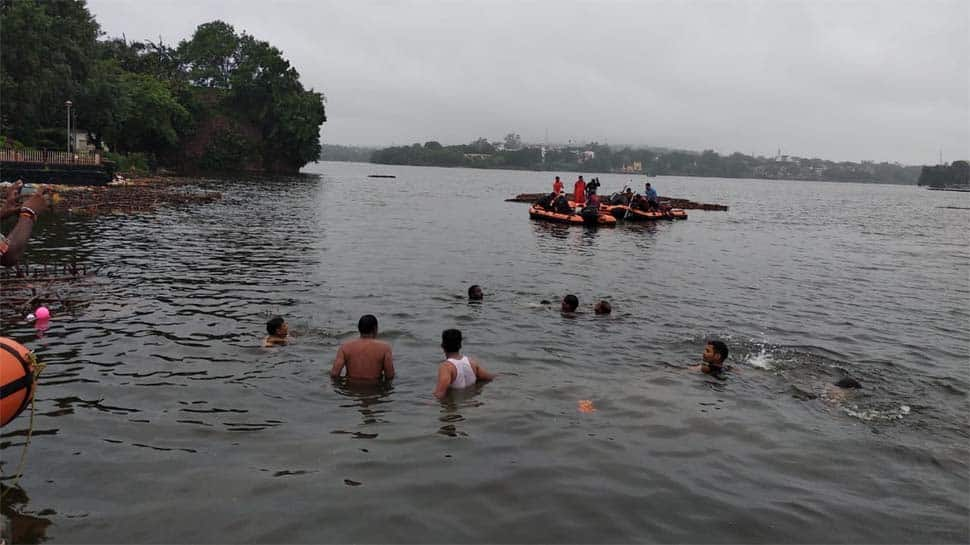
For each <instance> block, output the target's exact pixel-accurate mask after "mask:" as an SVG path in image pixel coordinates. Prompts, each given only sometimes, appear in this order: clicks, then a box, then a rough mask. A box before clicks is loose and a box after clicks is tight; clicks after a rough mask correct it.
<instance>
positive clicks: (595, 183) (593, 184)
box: [586, 178, 600, 195]
mask: <svg viewBox="0 0 970 545" xmlns="http://www.w3.org/2000/svg"><path fill="white" fill-rule="evenodd" d="M599 187H600V179H599V178H593V179H592V180H590V181H589V183H588V184H586V194H587V195H592V194H593V193H596V190H597V189H599Z"/></svg>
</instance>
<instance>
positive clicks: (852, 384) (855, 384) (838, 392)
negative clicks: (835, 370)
mask: <svg viewBox="0 0 970 545" xmlns="http://www.w3.org/2000/svg"><path fill="white" fill-rule="evenodd" d="M861 389H862V384H861V383H859V381H858V380H856V379H854V378H852V377H849V376H846V377H842V378H841V379H839V380H837V381H835V382H833V383H832V384H828V385H826V387H825V395H824V399H825V400H826V401H829V402H830V403H841V402H842V401H845V399H846V398H847V397H849V395H850V394H851V393H852V391H853V390H861Z"/></svg>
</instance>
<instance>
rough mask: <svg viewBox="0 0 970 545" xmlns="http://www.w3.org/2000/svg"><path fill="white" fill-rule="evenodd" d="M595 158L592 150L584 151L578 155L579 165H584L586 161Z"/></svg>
mask: <svg viewBox="0 0 970 545" xmlns="http://www.w3.org/2000/svg"><path fill="white" fill-rule="evenodd" d="M595 158H596V152H594V151H593V150H586V151H584V152H583V153H581V154H579V162H580V163H585V162H586V161H592V160H593V159H595Z"/></svg>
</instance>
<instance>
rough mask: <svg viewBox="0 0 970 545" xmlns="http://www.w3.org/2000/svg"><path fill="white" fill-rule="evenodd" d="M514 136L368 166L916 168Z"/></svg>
mask: <svg viewBox="0 0 970 545" xmlns="http://www.w3.org/2000/svg"><path fill="white" fill-rule="evenodd" d="M517 136H518V135H513V134H510V135H508V136H506V139H505V142H489V141H488V140H486V139H485V138H478V139H476V140H474V141H473V142H471V143H469V144H462V145H454V146H442V145H441V144H440V143H439V142H436V141H430V142H425V143H424V144H420V143H416V144H412V145H410V146H395V147H390V148H383V149H379V150H377V151H375V152H374V153H373V155H372V156H371V162H374V163H384V164H397V165H425V166H463V167H476V168H508V169H526V170H543V171H556V172H630V171H631V169H633V168H634V165H637V166H639V168H640V170H639V171H640V172H643V173H644V174H649V175H670V176H707V177H719V178H769V179H793V180H826V181H841V182H881V183H892V184H913V183H915V182H916V179H917V176H918V175H919V171H920V169H919V167H916V166H904V165H900V164H897V163H886V162H882V163H874V162H868V161H864V162H861V163H853V162H845V161H844V162H833V161H826V160H824V159H814V158H813V159H806V158H800V157H788V156H783V157H771V158H767V157H754V156H751V155H745V154H742V153H732V154H730V155H720V154H718V153H717V152H715V151H713V150H705V151H703V152H694V151H684V150H668V149H655V148H632V147H622V148H612V147H610V146H608V145H605V144H599V143H596V142H593V143H590V144H587V145H584V146H565V147H547V148H545V150H543V147H542V146H521V143H519V146H517V147H512V146H510V144H511V145H515V144H516V143H517V138H512V137H517Z"/></svg>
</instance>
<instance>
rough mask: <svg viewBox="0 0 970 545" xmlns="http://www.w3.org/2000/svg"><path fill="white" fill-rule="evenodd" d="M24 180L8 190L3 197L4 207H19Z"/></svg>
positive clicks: (15, 183)
mask: <svg viewBox="0 0 970 545" xmlns="http://www.w3.org/2000/svg"><path fill="white" fill-rule="evenodd" d="M23 187H24V182H23V180H17V181H16V182H14V183H12V184H10V187H8V188H7V194H6V195H4V196H3V207H4V208H12V207H14V206H17V198H18V197H20V190H21V189H23Z"/></svg>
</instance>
